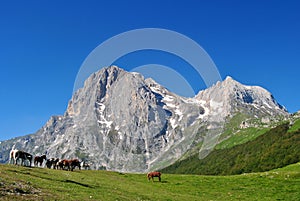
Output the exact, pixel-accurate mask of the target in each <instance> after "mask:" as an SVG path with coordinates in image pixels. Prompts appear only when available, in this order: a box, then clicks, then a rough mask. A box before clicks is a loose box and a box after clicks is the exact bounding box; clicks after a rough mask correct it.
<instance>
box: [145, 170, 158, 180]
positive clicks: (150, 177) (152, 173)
mask: <svg viewBox="0 0 300 201" xmlns="http://www.w3.org/2000/svg"><path fill="white" fill-rule="evenodd" d="M160 176H161V173H160V172H149V173H148V174H147V178H148V181H150V179H152V181H154V177H158V179H159V181H161V178H160Z"/></svg>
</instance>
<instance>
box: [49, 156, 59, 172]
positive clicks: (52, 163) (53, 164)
mask: <svg viewBox="0 0 300 201" xmlns="http://www.w3.org/2000/svg"><path fill="white" fill-rule="evenodd" d="M58 161H59V158H50V159H47V160H46V167H47V168H49V169H50V168H51V167H53V169H56V168H57V169H58Z"/></svg>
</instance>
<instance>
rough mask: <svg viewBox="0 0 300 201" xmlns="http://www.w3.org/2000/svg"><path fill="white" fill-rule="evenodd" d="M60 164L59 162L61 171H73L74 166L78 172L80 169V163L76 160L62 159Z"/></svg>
mask: <svg viewBox="0 0 300 201" xmlns="http://www.w3.org/2000/svg"><path fill="white" fill-rule="evenodd" d="M60 162H61V165H60V167H61V166H62V167H63V169H65V168H67V170H71V171H73V170H74V169H75V167H76V166H77V167H78V168H79V170H80V169H81V167H80V161H79V160H78V159H72V160H67V159H64V160H62V161H60Z"/></svg>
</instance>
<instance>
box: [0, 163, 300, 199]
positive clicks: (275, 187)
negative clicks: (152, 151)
mask: <svg viewBox="0 0 300 201" xmlns="http://www.w3.org/2000/svg"><path fill="white" fill-rule="evenodd" d="M299 199H300V163H298V164H294V165H290V166H287V167H285V168H281V169H277V170H273V171H269V172H263V173H251V174H243V175H234V176H201V175H179V174H164V173H163V174H162V182H158V181H157V180H155V181H154V182H152V181H150V182H149V181H148V180H147V178H146V175H145V174H127V173H126V174H125V173H118V172H109V171H96V170H81V171H80V170H78V169H76V170H75V171H73V172H70V171H64V170H53V169H46V168H29V167H21V166H14V165H3V164H2V165H0V200H188V201H191V200H272V201H273V200H299Z"/></svg>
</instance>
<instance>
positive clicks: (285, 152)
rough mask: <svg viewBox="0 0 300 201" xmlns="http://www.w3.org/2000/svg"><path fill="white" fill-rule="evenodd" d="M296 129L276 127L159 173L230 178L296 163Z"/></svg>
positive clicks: (298, 148) (299, 145)
mask: <svg viewBox="0 0 300 201" xmlns="http://www.w3.org/2000/svg"><path fill="white" fill-rule="evenodd" d="M299 151H300V129H298V130H297V131H290V130H289V124H288V123H285V124H282V125H279V126H277V127H275V128H273V129H271V130H270V131H267V132H266V133H265V134H264V135H261V136H259V137H257V138H256V139H255V140H252V141H249V142H246V143H244V144H241V145H237V146H234V147H231V148H228V149H218V150H214V151H213V152H211V153H210V154H209V155H208V156H207V157H206V158H204V159H202V160H200V159H199V155H198V154H195V155H193V156H191V157H189V158H187V159H185V160H182V161H178V162H176V163H174V164H173V165H171V166H169V167H167V168H165V169H163V170H162V171H163V172H165V173H179V174H183V173H184V174H207V175H230V174H241V173H249V172H262V171H268V170H272V169H275V168H280V167H284V166H286V165H289V164H292V163H296V162H299V161H300V154H299Z"/></svg>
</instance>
